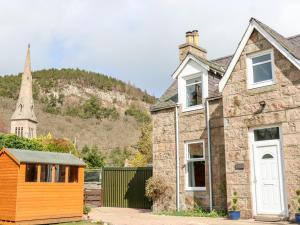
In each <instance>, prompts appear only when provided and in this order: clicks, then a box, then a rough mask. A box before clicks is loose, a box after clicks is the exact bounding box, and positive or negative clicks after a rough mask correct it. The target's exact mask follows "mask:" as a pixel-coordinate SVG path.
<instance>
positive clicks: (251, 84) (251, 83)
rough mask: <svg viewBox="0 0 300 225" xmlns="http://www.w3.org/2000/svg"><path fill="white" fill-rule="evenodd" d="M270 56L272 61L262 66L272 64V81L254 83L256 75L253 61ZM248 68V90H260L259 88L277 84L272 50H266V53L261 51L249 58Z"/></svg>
mask: <svg viewBox="0 0 300 225" xmlns="http://www.w3.org/2000/svg"><path fill="white" fill-rule="evenodd" d="M267 54H270V56H271V59H270V61H264V62H262V63H260V64H263V63H266V62H271V72H272V79H271V80H266V81H261V82H257V83H254V81H253V80H254V79H253V78H254V74H253V64H252V59H253V58H256V57H259V56H263V55H267ZM247 68H248V89H253V88H259V87H265V86H269V85H273V84H275V70H274V52H273V50H272V49H269V50H266V51H261V52H258V53H255V54H250V55H248V56H247Z"/></svg>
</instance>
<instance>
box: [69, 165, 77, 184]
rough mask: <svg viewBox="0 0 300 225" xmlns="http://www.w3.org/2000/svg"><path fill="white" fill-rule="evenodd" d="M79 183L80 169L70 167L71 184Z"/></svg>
mask: <svg viewBox="0 0 300 225" xmlns="http://www.w3.org/2000/svg"><path fill="white" fill-rule="evenodd" d="M74 182H78V167H77V166H70V167H69V183H74Z"/></svg>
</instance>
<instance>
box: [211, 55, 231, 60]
mask: <svg viewBox="0 0 300 225" xmlns="http://www.w3.org/2000/svg"><path fill="white" fill-rule="evenodd" d="M232 56H233V55H226V56H222V57H218V58H215V59H211V61H217V60H220V59H226V58H229V57H232Z"/></svg>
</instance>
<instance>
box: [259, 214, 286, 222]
mask: <svg viewBox="0 0 300 225" xmlns="http://www.w3.org/2000/svg"><path fill="white" fill-rule="evenodd" d="M254 220H255V221H260V222H279V221H286V218H285V217H283V216H279V215H257V216H254Z"/></svg>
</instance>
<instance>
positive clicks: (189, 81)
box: [186, 77, 201, 85]
mask: <svg viewBox="0 0 300 225" xmlns="http://www.w3.org/2000/svg"><path fill="white" fill-rule="evenodd" d="M199 82H201V77H196V78H194V79H189V80H186V84H187V85H188V84H194V83H199Z"/></svg>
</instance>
